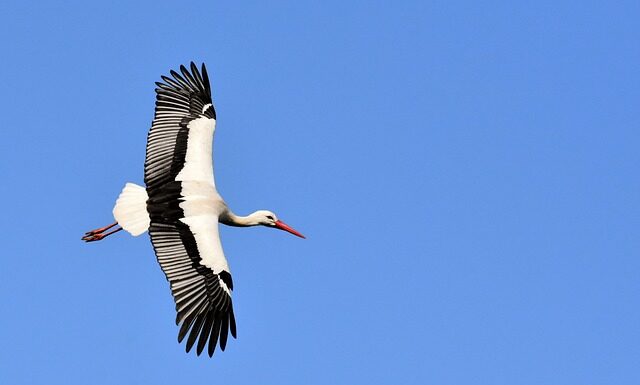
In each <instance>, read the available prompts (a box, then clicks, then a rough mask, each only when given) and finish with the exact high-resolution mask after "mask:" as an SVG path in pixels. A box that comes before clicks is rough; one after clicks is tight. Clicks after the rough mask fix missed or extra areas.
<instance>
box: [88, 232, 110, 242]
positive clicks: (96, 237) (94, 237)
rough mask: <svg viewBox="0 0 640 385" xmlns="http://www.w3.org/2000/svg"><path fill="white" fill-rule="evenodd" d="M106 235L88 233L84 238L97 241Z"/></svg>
mask: <svg viewBox="0 0 640 385" xmlns="http://www.w3.org/2000/svg"><path fill="white" fill-rule="evenodd" d="M104 237H106V234H103V233H101V234H89V233H87V234H86V235H85V236H84V237H82V240H83V241H85V242H95V241H99V240H101V239H103V238H104Z"/></svg>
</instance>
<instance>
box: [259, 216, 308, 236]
mask: <svg viewBox="0 0 640 385" xmlns="http://www.w3.org/2000/svg"><path fill="white" fill-rule="evenodd" d="M251 216H252V217H253V218H254V219H255V220H256V222H257V223H258V224H259V225H262V226H267V227H274V228H277V229H280V230H284V231H288V232H290V233H291V234H293V235H296V236H298V237H300V238H305V236H304V235H302V234H300V233H299V232H298V231H296V230H294V229H293V228H292V227H291V226H289V225H287V224H286V223H284V222H282V221H281V220H279V219H278V217H277V216H276V214H274V213H272V212H271V211H269V210H258V211H256V212H255V213H253V214H251Z"/></svg>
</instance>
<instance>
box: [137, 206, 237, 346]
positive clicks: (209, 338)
mask: <svg viewBox="0 0 640 385" xmlns="http://www.w3.org/2000/svg"><path fill="white" fill-rule="evenodd" d="M149 235H150V236H151V243H152V244H153V248H154V250H155V252H156V256H157V258H158V262H159V263H160V267H161V268H162V270H163V271H164V273H165V275H166V277H167V280H168V281H169V283H170V285H171V293H172V294H173V298H174V300H175V303H176V311H177V313H178V314H177V316H176V324H178V325H181V326H180V331H179V333H178V341H179V342H182V340H183V339H184V337H186V336H187V334H188V335H189V337H188V338H187V347H186V350H187V352H189V351H190V350H191V348H192V347H193V345H194V344H195V342H196V340H198V345H197V349H196V352H197V354H198V355H200V353H202V351H203V350H204V347H205V345H207V343H208V345H209V348H208V353H209V356H212V355H213V352H214V350H215V348H216V345H217V344H218V342H219V343H220V349H222V350H224V349H225V346H226V344H227V337H228V333H229V331H231V335H232V336H233V337H234V338H235V337H236V321H235V317H234V315H233V304H232V301H231V291H232V290H233V281H232V279H231V274H230V273H229V267H228V265H227V261H226V259H225V258H224V254H223V253H222V246H221V245H220V237H219V234H218V219H217V217H215V216H211V215H202V216H194V217H185V218H183V219H182V220H179V221H158V220H155V221H154V220H153V219H152V222H151V226H150V227H149Z"/></svg>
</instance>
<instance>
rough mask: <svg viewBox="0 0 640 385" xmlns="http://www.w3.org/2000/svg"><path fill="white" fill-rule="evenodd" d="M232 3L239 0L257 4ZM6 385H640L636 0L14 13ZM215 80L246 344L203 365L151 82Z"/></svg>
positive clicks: (5, 167) (220, 160)
mask: <svg viewBox="0 0 640 385" xmlns="http://www.w3.org/2000/svg"><path fill="white" fill-rule="evenodd" d="M231 3H232V4H231ZM0 14H1V15H2V23H0V48H1V49H2V52H3V55H2V57H1V58H0V63H1V68H2V70H3V74H2V88H3V90H4V92H2V93H0V108H1V109H2V116H3V123H2V127H3V128H4V129H3V135H4V137H3V145H2V151H0V157H2V162H1V164H2V166H0V176H1V177H2V180H3V181H4V188H3V189H2V190H0V191H1V192H0V193H1V194H2V198H3V201H4V202H5V204H4V211H3V216H4V220H3V221H2V222H0V230H1V233H2V241H3V242H2V244H3V258H2V261H3V268H2V271H3V274H2V276H3V277H2V279H1V280H0V291H1V292H2V293H3V306H2V309H3V310H2V317H1V319H0V333H1V334H0V337H1V338H2V342H3V343H2V344H0V383H3V384H37V383H46V384H86V383H92V384H122V383H154V384H176V383H198V382H202V383H225V384H254V383H265V384H301V383H304V384H327V383H329V384H354V383H367V384H390V383H403V384H426V383H432V384H469V383H473V384H637V383H639V382H640V372H639V371H638V363H639V362H640V328H639V327H638V325H640V310H639V309H640V298H639V295H640V283H639V279H638V276H639V275H640V259H639V257H640V237H639V236H638V229H639V225H640V198H639V195H638V192H639V191H640V178H639V177H638V176H639V174H638V167H639V165H640V152H639V151H638V149H639V148H640V133H639V128H640V113H639V112H638V111H639V110H638V106H639V102H640V70H639V67H638V63H640V50H639V49H638V41H639V40H640V28H639V27H638V22H637V21H638V18H639V17H640V5H639V4H638V2H632V1H628V2H624V1H621V2H615V4H614V3H612V2H590V1H589V2H569V1H567V2H557V1H553V2H551V1H542V2H522V3H518V2H493V1H492V2H484V3H482V4H480V3H478V2H457V1H441V2H424V1H396V2H380V1H347V2H345V1H286V2H283V1H272V2H262V1H244V2H221V1H215V2H212V1H207V2H205V1H202V2H162V1H160V2H152V1H140V2H135V3H133V2H124V1H115V2H100V3H96V2H93V3H89V4H88V2H80V1H69V2H64V4H57V3H55V2H32V3H29V2H18V1H4V2H2V4H0ZM191 60H195V61H197V62H202V61H204V62H206V64H207V66H208V68H209V72H210V76H211V79H212V87H213V97H214V101H215V103H216V107H217V112H218V127H217V133H216V144H215V151H214V158H215V164H216V180H217V184H218V187H219V190H220V192H221V193H222V195H223V196H224V197H225V199H226V200H227V202H228V203H229V205H230V206H231V207H232V208H233V209H234V211H236V212H237V213H240V214H247V213H249V212H252V211H254V210H256V209H270V210H273V211H274V212H276V213H277V214H278V215H279V216H280V217H281V218H282V219H284V220H285V221H286V222H288V223H290V224H291V225H293V226H294V227H296V228H297V229H299V230H300V231H302V232H303V233H304V234H305V235H307V236H308V239H307V240H300V239H298V238H295V237H293V236H290V235H288V234H286V233H283V232H275V231H271V230H269V229H265V228H251V229H237V228H223V229H222V237H223V244H224V248H225V252H226V255H227V258H228V259H229V261H230V264H231V269H232V273H233V275H234V283H235V292H234V305H235V309H236V318H237V322H238V337H239V338H238V339H237V340H232V341H230V343H229V344H228V347H227V350H226V351H225V352H224V353H222V354H219V352H218V353H216V355H215V356H214V358H213V359H209V358H206V357H199V358H198V357H195V355H193V354H188V355H187V354H185V353H184V345H178V344H177V341H176V335H177V328H176V326H175V325H174V324H173V320H174V317H175V313H174V305H173V302H172V298H171V295H170V292H169V288H168V284H167V282H166V281H165V279H164V276H163V274H162V272H161V271H160V268H159V267H158V265H157V263H156V261H155V257H154V254H153V251H152V249H151V246H150V243H149V241H148V237H147V236H146V235H145V236H141V237H138V238H132V237H130V236H128V235H126V234H119V235H118V236H114V237H112V238H111V239H109V240H106V241H103V242H100V243H96V244H84V243H82V242H81V241H80V236H81V235H82V234H83V232H84V231H86V230H88V229H91V228H94V227H97V226H100V225H102V224H106V223H108V222H110V220H111V219H112V218H111V209H112V206H113V202H114V200H115V198H116V197H117V194H118V193H119V191H120V189H121V188H122V186H123V185H124V183H125V182H127V181H132V182H136V183H140V182H142V172H143V167H142V166H143V161H144V147H145V140H146V133H147V130H148V128H149V124H150V121H151V118H152V114H153V102H154V93H153V82H154V81H156V80H158V79H159V76H160V74H164V73H166V72H167V71H168V70H169V69H171V68H176V67H177V66H179V65H180V64H182V63H187V62H189V61H191Z"/></svg>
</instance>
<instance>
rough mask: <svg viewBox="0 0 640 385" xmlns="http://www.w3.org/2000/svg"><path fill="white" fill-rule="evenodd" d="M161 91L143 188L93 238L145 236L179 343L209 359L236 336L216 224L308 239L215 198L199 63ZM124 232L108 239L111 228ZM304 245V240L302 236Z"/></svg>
mask: <svg viewBox="0 0 640 385" xmlns="http://www.w3.org/2000/svg"><path fill="white" fill-rule="evenodd" d="M180 70H181V73H182V75H180V74H178V73H177V72H175V71H171V76H172V77H167V76H163V77H162V80H163V82H158V83H156V85H157V86H158V87H157V88H156V109H155V117H154V120H153V123H152V126H151V129H150V131H149V136H148V139H147V155H146V159H145V172H144V180H145V185H146V188H145V187H142V186H138V185H135V184H133V183H127V184H126V185H125V187H124V189H123V190H122V193H121V194H120V196H119V197H118V200H117V201H116V205H115V207H114V209H113V215H114V218H115V219H116V223H114V224H113V225H110V226H107V227H103V228H100V229H96V230H93V231H90V232H88V233H86V234H85V236H84V237H83V239H84V240H85V241H89V242H90V241H96V240H100V239H103V238H104V237H105V236H107V235H110V234H113V233H115V232H117V231H120V230H122V229H124V230H126V231H128V232H129V233H131V234H132V235H134V236H137V235H140V234H143V233H144V232H146V231H148V232H149V235H150V237H151V242H152V244H153V247H154V250H155V253H156V256H157V259H158V262H159V264H160V266H161V268H162V270H163V271H164V273H165V275H166V278H167V280H168V281H169V283H170V286H171V291H172V294H173V297H174V300H175V302H176V311H177V313H178V314H177V317H176V323H177V324H178V325H180V331H179V333H178V340H179V341H182V340H183V338H185V337H186V336H187V335H188V338H187V347H186V349H187V351H189V350H190V349H191V348H192V346H194V344H195V343H196V341H197V349H196V352H197V354H198V355H199V354H200V353H201V352H202V351H203V350H204V347H205V346H207V345H208V353H209V356H211V355H213V352H214V350H215V347H216V345H217V344H218V343H219V345H220V348H221V349H222V350H224V349H225V346H226V343H227V337H228V332H229V331H230V332H231V335H232V336H233V337H236V323H235V317H234V314H233V306H232V300H231V293H232V291H233V281H232V279H231V271H230V269H229V265H228V263H227V259H226V258H225V256H224V252H223V250H222V245H221V243H220V236H219V232H218V224H219V223H223V224H226V225H230V226H256V225H264V226H269V227H275V228H279V229H282V230H286V231H289V232H291V233H292V234H294V235H297V236H300V237H303V236H302V234H300V233H298V232H297V231H295V230H293V229H292V228H290V227H289V226H288V225H286V224H284V223H283V222H282V221H280V220H278V218H277V217H276V216H275V214H273V213H272V212H270V211H266V210H259V211H256V212H254V213H253V214H251V215H249V216H246V217H242V216H237V215H235V214H234V213H233V212H232V211H231V210H229V208H228V207H227V205H226V203H225V202H224V200H223V199H222V197H221V196H220V194H218V191H217V190H216V186H215V180H214V175H213V160H212V149H213V136H214V133H215V127H216V113H215V109H214V106H213V102H212V100H211V90H210V86H209V79H208V75H207V71H206V68H205V66H204V65H202V72H201V73H200V72H199V71H198V68H197V67H196V66H195V64H194V63H191V71H189V70H187V68H185V67H184V66H181V67H180ZM116 225H120V226H121V227H118V228H116V229H115V230H112V231H111V232H106V231H107V230H109V229H110V228H113V227H115V226H116ZM303 238H304V237H303Z"/></svg>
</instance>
